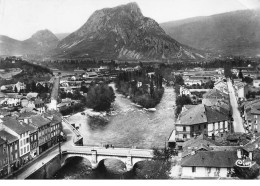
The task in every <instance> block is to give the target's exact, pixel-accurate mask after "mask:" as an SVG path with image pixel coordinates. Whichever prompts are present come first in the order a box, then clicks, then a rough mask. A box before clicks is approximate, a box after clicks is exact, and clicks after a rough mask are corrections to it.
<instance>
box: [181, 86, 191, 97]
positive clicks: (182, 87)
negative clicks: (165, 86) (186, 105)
mask: <svg viewBox="0 0 260 186" xmlns="http://www.w3.org/2000/svg"><path fill="white" fill-rule="evenodd" d="M180 95H181V96H182V95H185V96H190V95H191V93H190V90H189V89H187V88H185V87H184V86H180Z"/></svg>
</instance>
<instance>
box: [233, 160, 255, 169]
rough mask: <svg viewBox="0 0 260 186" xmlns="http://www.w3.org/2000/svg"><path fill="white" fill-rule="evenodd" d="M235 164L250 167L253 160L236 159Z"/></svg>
mask: <svg viewBox="0 0 260 186" xmlns="http://www.w3.org/2000/svg"><path fill="white" fill-rule="evenodd" d="M235 164H236V166H238V167H250V168H251V167H252V166H253V165H254V164H255V162H252V161H248V160H245V159H243V160H241V159H238V160H237V161H236V163H235Z"/></svg>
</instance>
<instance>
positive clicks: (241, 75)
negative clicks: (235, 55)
mask: <svg viewBox="0 0 260 186" xmlns="http://www.w3.org/2000/svg"><path fill="white" fill-rule="evenodd" d="M238 78H240V79H243V78H244V76H243V73H242V70H241V69H240V70H239V73H238Z"/></svg>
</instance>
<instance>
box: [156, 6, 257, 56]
mask: <svg viewBox="0 0 260 186" xmlns="http://www.w3.org/2000/svg"><path fill="white" fill-rule="evenodd" d="M160 26H161V27H162V28H163V29H164V30H165V31H166V33H167V34H169V35H170V36H171V37H173V38H175V39H176V40H178V41H179V42H181V43H183V44H186V45H189V46H191V47H194V48H198V49H201V50H209V51H211V52H216V53H222V54H226V55H246V56H254V55H258V54H260V10H259V9H258V10H239V11H234V12H228V13H223V14H217V15H212V16H206V17H195V18H190V19H185V20H179V21H172V22H167V23H161V24H160Z"/></svg>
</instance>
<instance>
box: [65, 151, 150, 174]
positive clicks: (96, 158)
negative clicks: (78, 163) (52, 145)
mask: <svg viewBox="0 0 260 186" xmlns="http://www.w3.org/2000/svg"><path fill="white" fill-rule="evenodd" d="M70 157H83V158H85V159H87V160H89V162H90V163H91V167H92V168H93V169H95V168H97V167H98V165H99V163H100V162H101V161H102V160H105V159H111V158H112V159H117V160H120V161H122V162H123V163H124V164H125V166H126V169H127V171H129V170H131V169H132V168H133V166H134V165H135V163H137V162H139V161H145V160H151V159H152V157H153V150H150V149H127V148H115V149H113V148H110V149H105V148H94V147H86V146H77V147H73V148H71V149H68V150H63V151H62V159H61V166H63V165H64V164H65V163H66V160H67V159H68V158H70Z"/></svg>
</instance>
